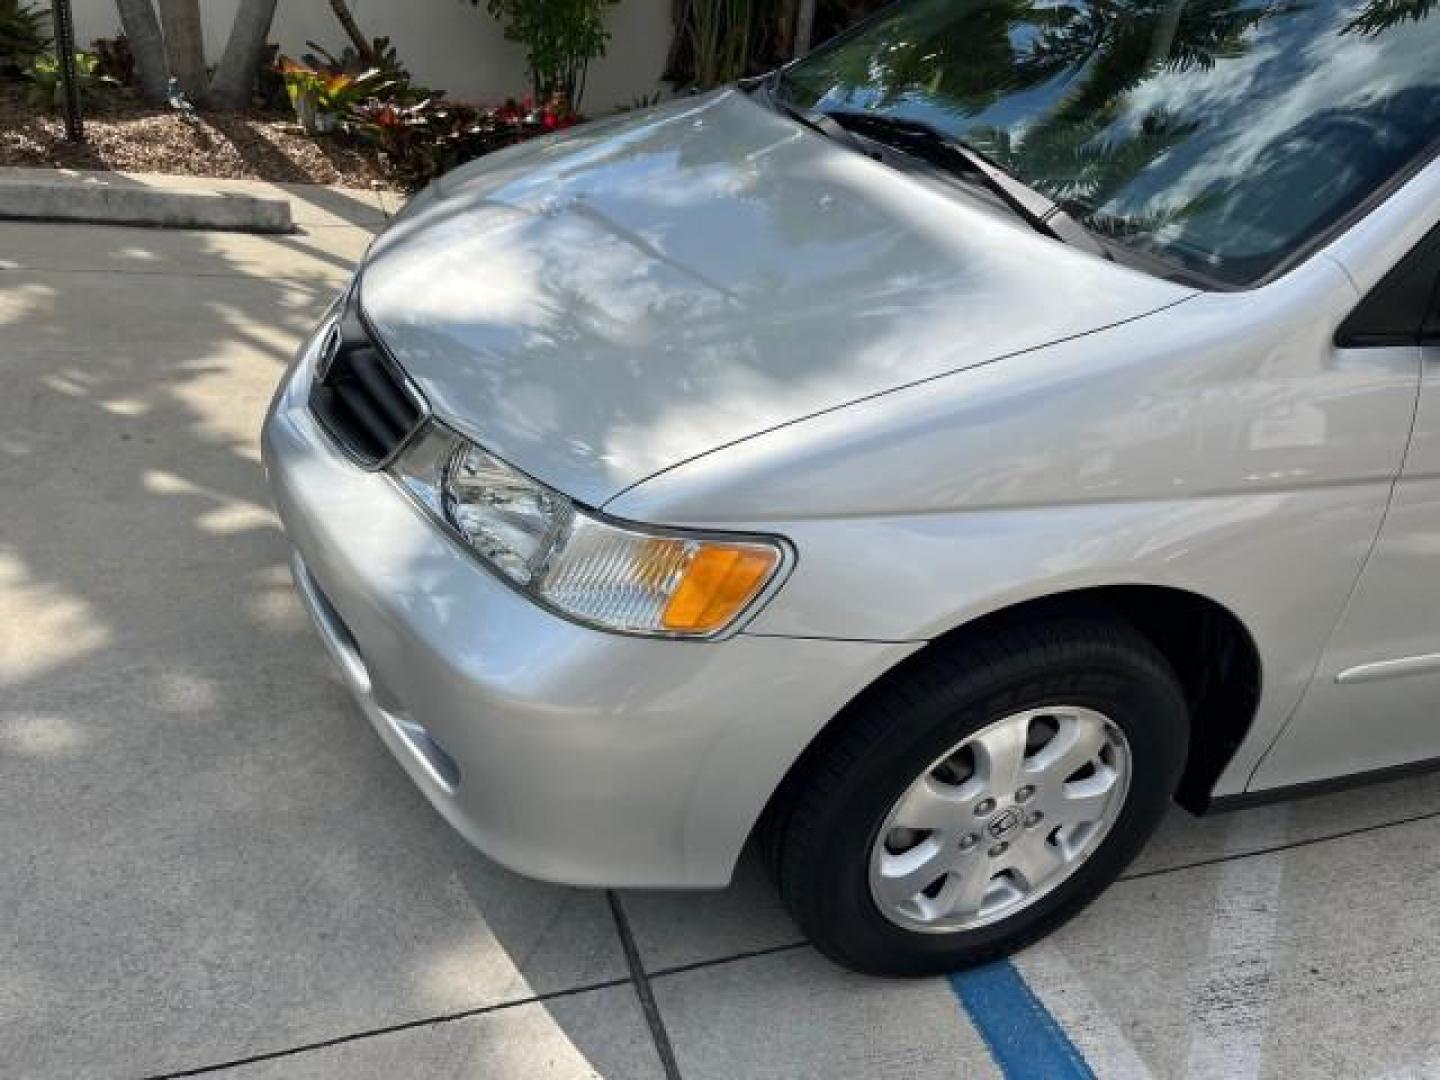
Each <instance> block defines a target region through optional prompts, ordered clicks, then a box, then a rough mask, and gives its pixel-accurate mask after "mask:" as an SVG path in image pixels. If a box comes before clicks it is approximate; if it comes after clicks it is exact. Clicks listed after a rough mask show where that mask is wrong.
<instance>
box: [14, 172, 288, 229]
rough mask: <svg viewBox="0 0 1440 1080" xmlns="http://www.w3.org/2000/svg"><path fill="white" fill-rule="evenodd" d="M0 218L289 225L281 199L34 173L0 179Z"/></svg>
mask: <svg viewBox="0 0 1440 1080" xmlns="http://www.w3.org/2000/svg"><path fill="white" fill-rule="evenodd" d="M0 219H9V220H12V221H13V220H19V221H74V222H85V223H87V224H96V225H150V226H154V227H157V228H164V229H221V230H225V231H231V232H253V233H288V232H292V231H293V230H294V227H295V226H294V223H293V221H292V219H291V215H290V202H289V200H287V199H274V198H266V197H263V196H259V195H249V194H241V193H239V192H226V191H217V190H204V189H190V190H180V189H177V188H175V187H170V186H163V187H162V186H152V185H147V184H145V183H143V182H141V181H140V180H137V179H136V178H135V177H133V176H128V175H124V174H121V173H113V174H102V173H83V174H82V173H63V172H58V171H57V172H54V173H47V172H46V171H44V170H40V169H26V170H19V169H13V170H6V172H5V174H3V175H0Z"/></svg>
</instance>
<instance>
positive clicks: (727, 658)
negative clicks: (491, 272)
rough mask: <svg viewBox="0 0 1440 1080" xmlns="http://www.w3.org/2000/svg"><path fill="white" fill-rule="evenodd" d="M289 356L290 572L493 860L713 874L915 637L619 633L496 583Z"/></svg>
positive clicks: (584, 876) (609, 875) (583, 879)
mask: <svg viewBox="0 0 1440 1080" xmlns="http://www.w3.org/2000/svg"><path fill="white" fill-rule="evenodd" d="M310 377H311V373H310V370H309V368H308V366H307V364H306V362H305V361H303V360H302V361H301V362H300V363H298V364H297V365H295V367H294V368H293V369H292V371H291V372H290V373H289V374H288V375H287V377H286V382H285V383H284V384H283V385H282V386H281V388H280V391H279V392H278V394H277V396H276V399H275V402H274V404H273V405H272V407H271V411H270V415H269V416H268V417H267V419H266V422H265V429H264V434H263V438H262V444H263V450H264V457H265V466H266V471H267V473H268V476H269V480H270V486H271V490H272V493H273V496H274V500H275V504H276V508H277V510H278V512H279V514H280V518H281V520H282V522H283V523H284V526H285V530H286V532H287V533H288V535H289V537H290V540H291V542H292V544H293V545H294V549H295V550H294V556H293V560H292V567H293V570H294V573H295V577H296V583H297V586H298V587H299V589H300V592H301V595H302V597H303V598H304V600H305V604H306V607H307V608H308V609H309V611H310V614H311V617H312V618H313V619H314V621H315V624H316V626H317V628H318V629H319V631H320V634H321V637H322V638H323V639H324V641H325V644H326V646H327V648H328V649H329V650H330V652H331V654H332V656H333V657H334V658H335V660H336V662H337V664H338V666H339V668H340V671H341V674H342V677H343V678H344V680H345V682H346V684H347V686H348V687H349V689H350V691H351V693H352V694H353V695H354V696H355V698H356V700H357V701H358V702H359V704H360V706H361V708H362V710H363V711H364V712H365V715H366V716H367V717H368V718H369V720H370V722H371V724H372V725H373V726H374V727H375V729H376V731H378V732H379V734H380V736H381V738H382V739H383V740H384V742H385V744H386V745H387V746H388V747H389V748H390V750H391V751H392V752H393V753H394V755H395V756H396V758H398V759H399V761H400V763H401V764H402V765H403V766H404V768H405V769H406V771H407V772H408V773H409V774H410V776H411V778H412V779H413V780H414V781H415V783H416V784H417V785H419V787H420V789H421V790H422V791H423V792H424V793H425V795H426V796H427V797H428V798H429V799H430V801H431V802H432V803H433V804H434V805H435V807H436V808H437V809H438V810H439V811H440V813H441V814H442V815H444V817H445V818H446V819H447V820H448V821H449V822H450V823H451V824H452V825H453V826H454V827H455V828H456V829H458V830H459V831H460V832H461V833H462V834H463V835H464V836H465V837H466V838H467V839H468V840H470V841H471V842H472V843H473V844H475V845H476V846H477V847H478V848H480V849H481V850H482V851H484V852H485V853H486V854H487V855H489V856H490V857H491V858H493V859H495V860H496V861H498V862H500V863H503V864H504V865H506V866H508V867H510V868H512V869H514V870H517V871H519V872H520V873H523V874H527V875H529V876H531V877H537V878H542V879H545V880H550V881H559V882H565V883H568V884H577V885H606V886H720V885H724V884H725V883H726V882H727V881H728V880H729V879H730V874H731V871H732V869H733V867H734V863H735V860H736V858H737V857H738V855H739V852H740V849H741V847H742V846H743V845H744V842H745V838H746V837H747V836H748V834H749V832H750V830H751V827H752V826H753V824H754V822H755V820H756V818H757V817H758V816H759V814H760V811H761V810H762V809H763V808H764V805H765V802H766V800H768V798H769V797H770V794H771V793H772V792H773V791H774V789H775V787H776V785H777V784H778V783H779V781H780V779H781V778H782V777H783V776H784V774H785V771H786V770H787V769H788V768H789V766H790V764H791V763H792V762H793V761H794V759H795V757H796V756H797V755H798V754H799V753H800V751H801V750H802V749H803V748H804V747H805V745H806V744H807V743H808V742H809V741H810V740H811V739H812V738H813V737H814V735H815V734H816V733H817V732H818V731H819V730H820V728H821V727H823V726H824V724H825V723H826V721H828V720H829V719H830V717H832V716H833V715H834V714H835V713H836V712H837V711H838V710H839V708H840V707H841V706H842V705H843V704H844V703H845V702H846V701H848V700H849V699H850V698H851V697H853V696H854V695H855V694H856V693H857V692H858V691H859V690H860V689H861V688H862V687H863V686H865V685H866V684H867V683H869V682H870V681H871V680H872V679H874V678H875V677H876V676H877V675H878V674H880V673H881V672H882V671H884V670H886V669H887V668H889V667H891V666H892V665H893V664H895V663H896V662H898V661H899V660H901V659H903V658H904V657H905V656H906V655H908V654H909V653H910V652H911V651H913V650H914V648H916V647H917V646H915V645H914V644H875V643H868V642H848V641H826V640H815V639H796V638H774V637H759V636H747V635H745V634H740V635H738V636H736V637H734V638H732V639H730V640H728V641H723V642H705V643H697V642H676V641H664V640H655V639H645V638H632V637H624V636H620V635H615V634H607V633H603V632H600V631H596V630H591V629H587V628H584V627H581V626H577V625H575V624H572V623H569V622H566V621H565V620H563V619H560V618H557V617H555V616H553V615H551V614H549V613H548V612H546V611H544V610H543V609H541V608H539V607H538V606H536V605H535V604H533V603H532V602H530V601H529V600H528V599H526V598H525V597H523V596H521V595H519V594H518V593H516V592H515V591H513V590H512V589H510V588H509V587H508V586H506V585H504V584H503V583H502V582H500V581H499V580H498V579H497V578H496V577H495V576H493V575H492V574H491V573H490V572H489V571H487V570H486V569H485V568H484V567H483V566H481V565H480V564H479V563H478V562H477V561H476V560H475V559H474V558H473V557H472V556H471V555H470V554H469V553H467V552H465V551H464V550H462V549H461V548H460V547H459V546H458V544H456V543H455V542H454V541H452V540H451V539H450V538H449V537H447V536H446V535H444V534H443V533H442V532H441V531H440V530H439V529H438V528H437V527H436V526H435V525H434V524H433V522H431V521H430V520H429V519H428V518H426V517H425V516H424V515H423V514H422V513H421V512H420V511H419V510H418V509H417V508H416V507H415V506H414V505H413V504H411V503H410V501H409V500H408V499H407V498H406V497H405V496H404V495H403V494H402V493H401V492H400V490H399V489H398V487H397V486H396V485H395V484H394V483H393V482H392V481H391V480H390V479H389V477H388V476H386V475H384V474H381V473H374V472H367V471H365V470H362V469H360V468H358V467H357V466H355V465H354V464H352V463H351V462H350V461H349V460H348V459H346V458H345V457H344V456H343V455H342V454H341V453H340V452H339V451H338V450H336V449H335V448H334V446H333V445H332V444H331V443H330V441H329V439H328V437H327V436H325V435H324V433H323V432H322V431H321V430H320V428H319V427H318V426H317V424H316V423H315V421H314V420H313V419H312V417H311V415H310V412H309V409H308V408H307V406H306V402H305V397H306V389H307V388H308V386H309V381H310Z"/></svg>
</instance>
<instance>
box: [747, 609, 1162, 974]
mask: <svg viewBox="0 0 1440 1080" xmlns="http://www.w3.org/2000/svg"><path fill="white" fill-rule="evenodd" d="M1061 703H1066V704H1070V705H1080V706H1085V707H1088V708H1093V709H1095V710H1097V711H1099V712H1102V713H1104V714H1105V715H1106V716H1108V717H1109V718H1110V720H1111V721H1112V722H1113V723H1114V724H1116V725H1118V726H1119V727H1120V728H1121V730H1122V731H1123V732H1124V734H1125V736H1126V739H1127V740H1128V742H1129V747H1130V754H1131V775H1130V784H1129V789H1128V792H1127V794H1126V797H1125V803H1124V805H1123V806H1122V808H1121V810H1120V813H1119V816H1118V818H1117V819H1116V820H1115V822H1114V824H1113V825H1112V826H1111V829H1110V831H1109V833H1108V834H1107V835H1106V836H1105V838H1104V839H1103V841H1101V843H1100V844H1099V846H1098V847H1096V848H1095V850H1094V851H1093V852H1092V853H1091V854H1090V856H1089V857H1088V859H1087V860H1086V861H1085V863H1084V864H1083V865H1082V866H1081V867H1080V868H1079V869H1078V870H1076V871H1075V872H1074V873H1073V875H1072V876H1071V877H1069V878H1067V879H1066V880H1065V881H1063V882H1062V883H1061V884H1060V885H1059V886H1058V887H1056V888H1055V889H1054V890H1053V891H1052V892H1050V893H1048V894H1046V895H1044V896H1042V897H1040V898H1039V899H1038V900H1036V901H1035V902H1034V903H1033V904H1032V905H1030V906H1029V907H1026V908H1023V909H1021V910H1020V911H1017V912H1016V913H1015V914H1014V915H1012V916H1010V917H1008V918H1005V919H1002V920H1000V921H999V922H996V923H993V924H990V925H988V926H981V927H978V928H975V929H970V930H963V931H955V932H950V933H923V932H919V931H914V930H907V929H905V928H903V927H901V926H899V925H897V924H896V923H893V922H891V921H890V920H889V919H887V918H886V917H885V916H884V915H883V914H881V912H880V910H879V909H878V908H877V907H876V905H875V903H874V900H873V899H872V897H871V894H870V887H869V881H868V867H869V856H870V851H871V848H872V845H873V844H874V842H875V839H876V837H877V834H878V832H879V829H880V827H881V825H882V824H883V822H884V820H885V817H886V815H887V814H888V812H889V810H890V808H891V806H893V805H894V803H895V800H896V799H898V798H899V796H900V794H901V793H902V792H904V790H905V789H906V788H907V787H908V786H909V784H910V783H911V782H912V781H913V780H915V778H916V777H917V776H919V775H920V773H921V772H922V771H923V770H924V769H925V768H926V766H927V765H928V764H929V763H932V762H934V761H935V760H936V759H937V758H938V757H940V756H941V755H943V754H944V753H945V752H946V750H947V749H949V748H950V747H952V746H954V745H955V744H956V743H958V742H960V741H961V740H962V739H964V738H965V737H966V736H967V735H970V734H972V733H974V732H976V731H978V730H979V729H980V728H982V727H984V726H985V725H987V724H989V723H992V722H993V721H995V720H997V719H1000V718H1002V717H1004V716H1008V715H1010V714H1013V713H1016V712H1019V711H1022V710H1025V709H1031V708H1041V707H1044V706H1046V705H1056V704H1061ZM1188 735H1189V718H1188V711H1187V708H1186V704H1185V697H1184V694H1183V692H1182V691H1181V688H1180V684H1179V682H1178V681H1177V679H1176V677H1175V674H1174V672H1173V671H1172V670H1171V668H1170V666H1169V665H1168V664H1167V663H1166V661H1165V659H1164V657H1162V656H1161V655H1160V654H1159V652H1157V651H1156V650H1155V648H1154V647H1153V646H1152V645H1151V644H1150V643H1149V642H1148V641H1147V640H1146V639H1145V638H1144V637H1143V636H1142V635H1140V634H1139V633H1138V632H1136V631H1135V630H1134V629H1132V628H1130V627H1129V626H1128V625H1127V624H1125V623H1123V622H1120V621H1118V620H1111V619H1109V618H1106V617H1094V618H1090V617H1081V618H1066V619H1063V620H1057V621H1053V622H1047V623H1040V624H1034V625H1029V626H1017V627H1012V628H1006V629H1000V630H997V631H995V632H994V633H992V634H989V635H987V636H986V637H985V638H984V640H983V641H981V640H971V641H960V642H957V643H950V644H941V645H938V646H935V647H933V648H931V649H929V650H927V651H926V652H924V653H922V654H921V655H920V656H919V657H917V658H916V659H915V660H914V661H911V662H910V663H908V664H907V665H905V666H904V667H903V668H902V669H901V670H900V671H899V672H897V673H895V674H894V675H892V676H891V677H887V678H886V679H884V680H882V682H881V683H879V684H877V685H876V686H875V687H873V688H872V689H871V690H870V691H868V692H867V693H866V694H864V695H862V696H861V698H860V699H858V700H857V701H856V702H855V703H854V704H853V705H852V706H851V707H850V708H849V709H848V710H847V711H846V713H845V714H844V715H843V716H842V717H840V718H839V719H838V720H837V722H836V724H835V725H834V728H833V729H832V730H831V731H829V732H827V733H826V734H825V735H824V736H823V737H822V738H821V740H820V741H819V742H818V743H817V744H816V746H815V747H813V748H812V749H811V751H809V752H807V754H806V756H805V757H804V758H803V759H802V761H801V762H800V764H799V765H798V767H797V770H796V772H795V773H794V774H793V775H792V776H791V777H790V778H789V779H788V780H787V782H786V785H785V788H784V789H783V791H782V792H781V794H780V795H779V796H778V797H777V801H776V804H775V805H773V806H772V807H771V809H770V812H769V813H768V814H767V816H766V821H765V824H764V826H763V828H764V833H765V835H763V836H762V850H764V851H765V853H766V856H767V861H768V862H770V864H771V871H772V874H773V876H774V877H775V879H776V883H777V885H778V887H779V890H780V895H781V898H782V899H783V900H784V903H785V905H786V907H787V908H789V910H790V913H791V914H792V916H793V917H794V918H795V920H796V922H798V923H799V925H800V928H801V929H802V930H803V931H804V932H805V934H806V935H808V936H809V938H810V940H811V941H812V942H813V943H814V944H815V946H816V947H817V948H818V949H819V950H820V951H821V952H823V953H824V954H825V955H826V956H828V957H830V958H831V959H832V960H835V961H836V962H838V963H840V964H842V965H844V966H845V967H848V968H852V969H854V970H856V971H862V972H867V973H873V974H892V975H924V974H934V973H938V972H945V971H952V970H955V969H958V968H963V967H967V966H970V965H973V964H979V963H983V962H986V961H989V960H993V959H996V958H998V957H1000V956H1003V955H1006V954H1008V953H1010V952H1013V951H1014V950H1016V949H1019V948H1021V947H1023V946H1025V945H1027V944H1030V943H1031V942H1033V941H1036V940H1037V939H1039V938H1041V937H1043V936H1044V935H1046V934H1048V933H1050V932H1051V931H1052V930H1054V929H1056V928H1057V927H1059V926H1060V925H1062V924H1063V923H1064V922H1066V920H1068V919H1070V918H1071V917H1072V916H1074V915H1075V914H1076V913H1077V912H1079V911H1080V910H1081V909H1082V908H1083V907H1084V906H1085V905H1086V904H1088V903H1089V902H1090V901H1091V900H1093V899H1094V898H1095V897H1096V896H1097V895H1099V894H1100V892H1101V891H1103V890H1104V889H1105V887H1106V886H1108V885H1109V884H1110V883H1111V882H1112V881H1114V880H1115V878H1116V877H1118V876H1119V875H1120V873H1121V872H1122V871H1123V870H1124V868H1125V867H1126V866H1127V865H1128V864H1129V862H1130V861H1131V859H1133V858H1134V857H1135V855H1136V854H1137V853H1138V852H1139V851H1140V849H1141V848H1142V847H1143V846H1144V844H1145V842H1146V840H1148V839H1149V837H1150V835H1151V833H1152V832H1153V831H1154V829H1155V827H1156V826H1157V825H1158V824H1159V822H1160V819H1161V818H1162V816H1163V815H1164V813H1165V811H1166V809H1167V807H1168V805H1169V803H1170V800H1171V797H1172V796H1173V794H1174V792H1175V788H1176V785H1177V784H1178V783H1179V779H1180V773H1181V770H1182V768H1183V766H1184V762H1185V752H1186V746H1187V744H1188Z"/></svg>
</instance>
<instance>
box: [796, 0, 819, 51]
mask: <svg viewBox="0 0 1440 1080" xmlns="http://www.w3.org/2000/svg"><path fill="white" fill-rule="evenodd" d="M814 35H815V0H800V8H799V10H798V11H797V12H796V14H795V57H796V59H799V58H800V57H802V56H804V55H805V54H806V53H808V52H809V51H810V39H811V38H812V37H813V36H814Z"/></svg>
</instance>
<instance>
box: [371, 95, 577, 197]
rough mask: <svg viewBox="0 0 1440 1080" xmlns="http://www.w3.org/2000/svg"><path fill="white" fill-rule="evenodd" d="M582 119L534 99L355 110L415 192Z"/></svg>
mask: <svg viewBox="0 0 1440 1080" xmlns="http://www.w3.org/2000/svg"><path fill="white" fill-rule="evenodd" d="M577 120H578V117H577V116H576V115H575V113H574V112H573V111H572V110H571V109H570V107H569V106H568V105H567V104H565V102H564V101H563V100H562V99H559V98H554V99H551V100H550V101H548V102H546V103H545V104H544V105H542V106H540V107H539V108H535V107H534V106H533V105H532V104H531V103H530V102H528V101H525V102H517V101H507V102H505V103H504V104H503V105H499V106H495V107H493V108H477V107H476V106H473V105H462V104H457V103H451V102H445V101H441V100H439V99H436V98H428V99H426V100H424V101H420V102H415V103H413V104H404V103H396V102H386V101H380V100H375V99H372V100H370V101H366V102H362V103H361V104H359V105H357V106H356V107H354V108H353V109H352V110H351V112H350V126H351V128H352V130H354V131H355V133H356V134H357V135H359V136H360V137H361V138H362V139H365V140H366V141H368V142H370V143H371V144H372V145H374V146H375V147H376V148H377V149H378V150H379V151H380V153H381V155H382V156H383V157H384V159H385V162H386V164H387V165H388V166H389V170H390V172H391V174H392V175H393V176H394V177H395V178H396V180H397V181H398V182H399V183H400V184H401V185H402V186H404V187H407V188H410V189H415V188H420V187H423V186H424V185H425V184H427V183H429V182H430V181H431V180H433V179H434V178H435V177H437V176H439V175H440V174H441V173H443V172H447V171H449V170H450V169H453V168H454V167H455V166H457V165H462V164H464V163H465V162H467V161H470V160H472V159H474V158H477V157H481V156H482V155H484V154H488V153H490V152H491V151H493V150H499V149H501V148H503V147H506V146H512V145H514V144H515V143H518V142H524V141H525V140H526V139H531V138H534V137H535V136H537V135H544V134H546V133H548V132H551V131H558V130H561V129H562V128H567V127H570V126H571V125H573V124H574V123H575V122H576V121H577Z"/></svg>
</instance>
